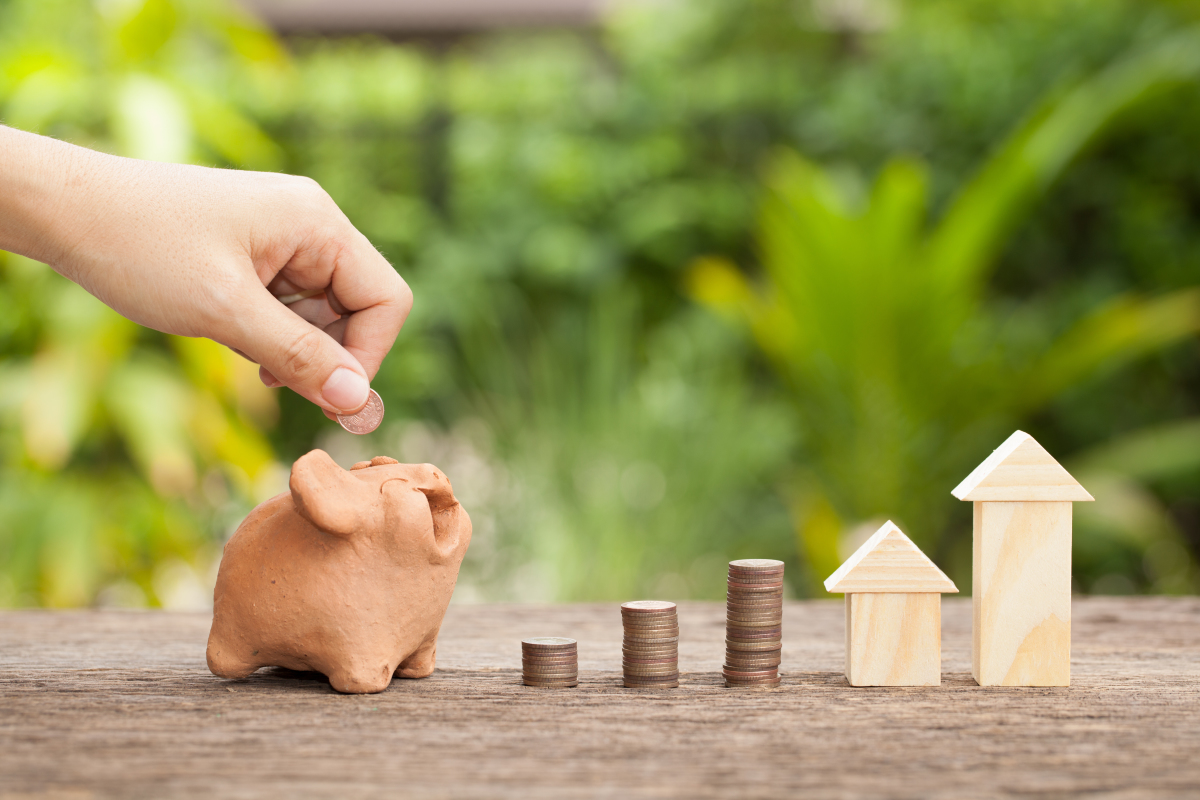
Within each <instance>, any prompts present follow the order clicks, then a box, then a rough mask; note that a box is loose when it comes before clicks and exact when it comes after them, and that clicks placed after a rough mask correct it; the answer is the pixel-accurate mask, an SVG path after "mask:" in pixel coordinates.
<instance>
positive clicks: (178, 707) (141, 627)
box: [0, 598, 1200, 800]
mask: <svg viewBox="0 0 1200 800" xmlns="http://www.w3.org/2000/svg"><path fill="white" fill-rule="evenodd" d="M679 618H680V625H681V637H680V638H681V641H680V647H679V656H680V667H681V668H682V670H683V671H684V675H683V677H682V681H681V685H680V687H679V688H678V689H672V690H667V691H653V690H633V689H622V688H621V687H620V680H621V678H620V674H621V673H620V652H621V650H620V646H621V622H620V614H619V612H618V611H617V606H616V604H608V605H586V606H581V605H573V606H557V607H528V606H524V607H523V606H453V605H452V606H451V608H450V613H449V615H448V617H447V619H446V624H445V626H444V628H443V632H442V637H441V640H440V642H439V647H438V670H437V671H436V672H435V673H434V674H433V676H432V677H430V678H426V679H423V680H398V681H396V682H394V683H393V684H392V686H391V687H390V688H389V689H388V690H387V691H385V692H383V693H382V694H378V695H369V696H346V695H339V694H337V693H336V692H334V691H333V690H332V689H331V688H330V687H329V684H328V683H327V682H325V681H323V680H321V679H320V678H319V677H318V676H315V675H312V674H303V673H287V672H281V671H263V672H260V673H257V674H255V675H254V676H252V677H251V678H249V679H248V680H245V681H241V682H230V681H224V680H221V679H219V678H216V677H214V676H213V675H211V674H210V673H209V672H208V670H207V669H206V668H205V664H204V646H205V639H206V636H207V633H208V618H207V617H206V616H205V615H201V614H167V613H157V612H143V613H117V612H39V611H22V612H10V613H4V614H0V797H3V798H6V800H15V798H22V799H23V800H28V799H29V798H41V799H42V800H49V798H80V799H84V798H134V799H135V800H136V799H137V798H212V797H223V798H225V797H227V798H239V799H240V798H260V797H261V798H275V797H301V798H309V797H312V798H389V800H394V798H397V797H420V798H478V797H499V798H508V797H513V798H585V797H586V798H594V797H599V798H626V797H631V798H649V797H653V798H663V797H686V798H727V797H756V798H757V797H781V798H784V797H786V798H797V797H806V798H809V797H811V798H826V797H828V798H859V797H863V798H865V797H891V798H939V799H940V798H947V799H949V798H955V799H957V798H992V797H995V798H1011V797H1017V796H1020V797H1023V798H1058V797H1065V796H1069V795H1087V796H1095V797H1101V796H1102V797H1104V798H1105V800H1141V798H1162V797H1185V796H1194V794H1195V790H1196V787H1197V786H1200V760H1198V759H1196V758H1195V754H1196V752H1200V725H1197V724H1196V720H1197V719H1200V600H1198V599H1196V598H1144V599H1143V598H1138V599H1120V598H1114V599H1077V600H1076V602H1075V616H1074V620H1073V621H1072V624H1073V626H1074V637H1075V647H1074V651H1073V653H1072V657H1073V659H1074V664H1073V673H1074V674H1073V684H1072V686H1071V687H1070V688H1044V689H1043V688H1006V687H995V688H983V687H979V686H977V685H975V681H974V680H973V679H972V678H971V676H970V652H971V628H970V623H971V609H970V605H969V603H968V601H966V600H965V599H964V600H958V599H956V598H945V599H944V601H943V630H942V642H943V667H944V672H943V682H942V686H941V687H928V688H880V689H871V688H862V689H852V688H850V687H848V686H847V684H846V680H845V678H844V677H843V675H842V671H843V666H844V664H843V662H844V653H843V648H844V631H843V623H844V611H843V603H841V602H837V601H817V602H803V603H788V604H787V605H786V607H785V609H784V651H783V665H782V669H783V672H784V682H783V685H782V686H781V687H780V688H779V689H769V690H761V689H760V690H734V689H726V688H724V687H723V686H722V685H721V678H720V673H719V670H720V665H721V660H722V656H723V636H724V608H723V606H722V604H719V603H713V604H696V603H683V604H681V605H680V609H679ZM563 634H566V635H570V636H572V637H574V638H577V639H579V665H580V669H581V674H580V678H581V683H580V686H579V688H578V689H572V690H539V689H532V688H528V687H523V686H521V684H520V658H521V656H520V645H519V640H520V639H521V638H522V637H524V636H530V635H563Z"/></svg>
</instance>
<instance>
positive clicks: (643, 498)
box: [0, 0, 1200, 607]
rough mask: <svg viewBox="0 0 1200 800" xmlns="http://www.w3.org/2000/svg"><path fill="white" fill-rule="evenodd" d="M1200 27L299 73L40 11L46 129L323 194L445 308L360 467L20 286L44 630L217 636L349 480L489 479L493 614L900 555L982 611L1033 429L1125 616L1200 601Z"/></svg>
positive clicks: (26, 462)
mask: <svg viewBox="0 0 1200 800" xmlns="http://www.w3.org/2000/svg"><path fill="white" fill-rule="evenodd" d="M1198 18H1200V15H1198V14H1197V10H1196V5H1195V4H1194V3H1187V2H1172V3H1153V2H1132V0H1130V1H1129V2H1121V1H1120V0H1095V1H1094V2H1083V1H1082V0H1051V1H1050V2H1040V3H1030V2H1023V1H1021V2H1017V1H1016V0H1013V1H1011V2H1005V3H994V2H989V3H985V2H980V1H978V0H954V2H950V1H949V0H912V1H911V2H906V3H898V4H883V3H853V4H849V3H831V2H820V3H814V4H812V5H811V6H809V5H806V4H796V3H793V2H784V0H755V1H754V2H751V3H746V2H733V1H732V0H693V2H688V3H665V4H630V5H628V6H626V7H622V8H621V9H619V10H618V11H617V12H616V13H615V14H613V15H612V17H611V18H610V19H609V20H607V21H606V23H605V25H604V26H603V27H602V28H601V29H599V30H597V31H594V32H555V31H551V32H543V33H501V34H495V35H488V36H483V37H471V38H467V39H464V40H462V41H458V42H455V43H452V44H450V45H449V46H438V47H432V46H425V45H422V44H420V43H415V44H404V45H398V44H392V43H387V42H384V41H382V40H378V39H374V38H370V37H365V38H360V39H351V40H338V41H333V40H320V39H311V40H296V41H293V42H290V43H288V45H287V46H286V47H285V46H284V45H282V44H281V43H280V42H278V41H277V40H276V39H275V38H274V37H273V36H271V35H270V34H268V33H266V32H265V31H263V30H262V29H261V28H260V27H259V26H257V25H256V24H255V23H254V22H253V21H252V20H249V19H248V18H246V17H245V16H243V15H241V14H239V13H237V12H235V11H233V10H231V7H230V6H227V5H225V4H223V3H220V2H215V1H213V2H202V1H201V0H145V1H144V2H143V0H108V1H107V2H97V3H95V4H92V3H88V2H84V1H83V0H53V2H34V1H33V0H0V115H2V119H3V120H4V121H5V122H6V123H7V124H11V125H15V126H17V127H22V128H26V129H30V130H38V131H40V132H44V133H48V134H51V135H55V136H59V137H61V138H64V139H68V140H71V141H75V142H78V143H80V144H85V145H88V146H92V147H98V148H100V149H104V150H108V151H111V152H118V153H122V154H126V155H133V156H137V157H146V158H158V159H163V160H189V161H194V162H196V163H206V164H214V165H221V166H233V167H240V168H252V169H284V170H286V171H290V172H295V173H303V174H307V175H310V176H312V177H314V178H316V179H317V180H319V181H320V182H321V183H322V185H324V186H325V187H326V188H327V189H328V190H329V191H330V192H331V194H333V196H334V198H335V199H336V200H337V201H338V202H339V204H341V205H342V207H343V208H344V209H345V210H346V211H347V213H348V214H349V216H350V217H351V219H352V220H353V221H354V222H355V224H356V225H358V226H359V227H360V228H361V229H362V230H363V231H364V232H365V233H366V234H367V235H368V236H369V237H370V238H371V239H372V241H373V242H375V243H376V245H377V246H379V247H381V248H382V249H383V251H384V252H385V254H386V255H387V256H388V257H389V258H390V259H391V260H392V261H393V263H395V264H396V265H397V268H398V269H400V270H401V272H402V273H403V274H404V275H405V277H406V278H407V279H409V281H410V283H412V284H413V286H414V289H415V292H416V295H417V306H416V309H415V311H414V313H413V315H412V317H411V319H410V321H409V323H408V325H407V326H406V328H405V331H404V333H403V334H402V336H401V339H400V341H399V342H398V343H397V347H396V349H395V350H394V351H393V353H392V355H391V356H390V357H389V359H388V361H387V362H386V363H385V366H384V369H383V371H382V372H381V373H380V375H379V376H378V377H377V379H376V382H375V385H376V388H377V389H379V390H380V391H381V393H382V394H383V396H384V398H385V400H386V402H387V405H388V418H387V422H386V424H385V426H384V428H383V429H381V430H380V431H379V432H378V433H377V434H375V435H374V436H372V437H368V438H366V439H365V440H364V439H352V438H350V437H349V436H345V435H341V434H340V432H339V431H338V430H337V429H335V428H333V426H331V425H330V424H329V423H328V422H327V421H326V420H325V419H324V417H323V416H321V415H320V414H319V412H316V411H315V409H313V408H312V407H311V406H309V405H308V404H306V403H305V402H304V401H302V400H300V399H299V398H297V397H295V396H293V395H290V394H289V393H283V394H278V395H276V393H272V392H268V391H267V390H265V389H263V388H262V387H261V385H260V384H258V383H257V379H256V377H255V376H254V373H253V369H252V368H251V367H250V365H247V364H245V363H244V362H241V361H240V360H239V359H237V358H236V357H234V356H232V355H230V354H228V353H226V352H223V351H221V350H220V348H217V347H216V346H215V345H213V344H212V343H209V342H197V341H193V340H180V339H174V338H171V337H163V336H159V335H157V334H153V333H151V332H146V331H142V330H140V329H137V328H136V327H135V326H133V325H131V324H130V323H127V322H125V321H124V320H121V319H120V318H119V317H116V316H115V315H113V314H112V313H111V312H108V311H107V310H105V309H104V308H103V307H102V306H100V305H99V304H98V303H97V302H96V301H94V300H92V299H91V298H90V297H88V296H87V295H86V294H84V293H83V292H82V291H80V290H77V289H75V288H74V287H71V286H69V285H68V284H66V283H65V282H64V281H62V280H61V279H60V278H58V277H57V276H55V275H54V274H53V273H51V272H50V271H49V270H48V269H46V268H44V267H40V266H38V265H34V264H32V263H30V262H28V261H26V260H25V259H20V258H17V257H14V256H8V257H6V258H4V260H3V262H2V263H0V270H2V273H0V274H2V280H0V312H2V313H0V437H2V439H3V441H4V449H3V453H4V461H3V467H2V469H3V474H0V495H2V496H0V572H2V577H0V604H48V605H80V604H89V603H96V602H100V603H106V604H118V605H121V604H139V603H150V604H165V605H168V606H176V607H178V606H187V605H196V604H202V603H203V602H204V593H205V587H206V584H207V582H208V581H209V580H211V577H210V570H211V568H212V565H213V561H214V559H215V557H216V555H217V553H218V552H219V544H220V541H221V540H222V538H223V537H224V536H225V535H226V534H227V533H228V532H229V531H230V530H231V526H232V525H235V524H236V522H237V521H238V520H239V519H240V517H241V515H242V514H244V512H245V511H246V510H247V509H248V508H249V507H250V505H252V504H253V503H254V502H256V501H257V500H258V499H261V498H262V497H263V496H264V494H265V493H269V492H271V491H274V490H277V489H278V488H279V487H280V486H281V485H283V483H284V482H283V478H284V477H286V473H285V472H284V471H283V467H281V466H280V465H281V464H284V465H286V464H287V463H289V462H290V460H291V459H293V458H295V457H296V456H298V455H300V454H301V453H303V452H305V451H306V450H307V449H309V448H311V447H312V446H323V447H325V448H326V449H328V450H330V452H332V453H333V454H334V455H335V457H337V458H339V459H340V460H342V461H343V462H345V463H348V462H350V461H353V460H357V459H358V458H359V457H361V456H364V455H365V456H371V455H377V454H380V453H387V454H390V455H396V456H397V457H400V458H402V459H404V460H432V461H435V462H436V463H438V464H439V465H440V466H441V467H442V468H443V469H445V470H446V471H447V473H448V474H449V475H450V477H451V479H452V480H453V481H454V483H455V486H456V490H457V491H458V493H459V494H460V495H461V496H462V499H463V501H464V503H465V504H466V505H467V507H468V509H469V510H470V511H471V513H472V517H473V519H474V520H475V523H476V536H475V539H474V541H473V544H472V548H471V551H470V553H469V554H468V561H467V564H466V565H465V567H464V576H463V581H462V583H461V586H460V596H461V599H595V598H605V599H617V598H628V597H631V596H636V595H647V594H660V595H665V596H670V597H686V596H696V597H716V596H719V593H720V591H721V588H720V583H721V574H722V572H723V568H722V566H721V565H722V562H723V561H724V560H726V559H728V558H731V557H737V556H745V555H752V554H753V555H761V556H772V557H778V558H783V559H785V560H787V561H788V563H789V574H790V576H791V579H792V588H793V590H794V591H795V592H797V593H808V592H812V591H814V590H815V589H816V588H817V586H816V584H814V583H812V580H811V579H812V578H817V579H820V578H823V577H824V574H826V573H827V572H828V571H830V570H831V569H832V565H836V563H837V560H838V559H839V558H840V555H841V554H843V553H844V551H845V549H846V547H847V546H848V545H849V544H850V543H851V542H852V541H853V540H854V537H855V536H856V535H857V533H856V532H857V531H858V530H859V529H861V528H862V527H863V526H869V525H871V524H872V520H873V519H874V518H876V517H877V516H884V515H886V516H891V517H894V518H897V520H898V521H901V524H902V525H903V526H905V529H906V531H908V532H909V533H910V534H912V535H913V536H914V538H916V539H917V540H918V541H919V542H920V543H921V544H922V545H923V546H926V547H928V548H930V552H931V554H933V555H935V557H937V558H938V560H939V562H940V563H942V564H943V565H944V566H946V567H947V568H948V570H949V571H950V572H951V573H952V575H953V577H954V578H955V579H956V580H957V581H959V584H960V586H964V585H965V584H966V583H968V582H969V581H964V572H965V577H969V569H965V568H964V565H966V564H969V536H965V535H964V534H965V533H966V532H967V531H968V530H969V524H970V523H969V514H967V513H965V512H964V509H963V508H962V507H961V504H957V503H956V502H955V501H954V500H953V499H952V498H950V496H949V489H950V488H951V487H952V486H953V485H954V484H955V483H957V481H958V479H959V478H961V477H962V474H961V473H963V471H964V470H969V469H970V468H971V467H972V466H973V465H974V463H975V462H977V461H978V460H980V459H982V458H983V456H984V455H986V453H987V452H989V451H990V449H991V448H992V447H994V446H995V445H996V444H998V443H999V441H1001V440H1002V439H1003V438H1004V436H1005V435H1007V433H1009V432H1011V429H1012V428H1013V427H1016V426H1018V425H1019V426H1021V427H1023V428H1024V429H1026V430H1029V431H1030V432H1032V433H1033V434H1034V435H1035V436H1037V437H1038V438H1039V439H1040V440H1041V441H1043V443H1044V444H1046V446H1047V447H1049V448H1050V449H1051V451H1052V452H1054V453H1055V454H1056V455H1058V456H1060V458H1061V460H1063V461H1064V463H1065V464H1067V465H1068V467H1069V468H1071V469H1073V470H1075V471H1076V474H1077V476H1078V477H1079V478H1080V479H1081V480H1082V481H1083V482H1084V483H1085V485H1087V486H1088V488H1089V489H1091V490H1092V492H1093V494H1094V495H1096V496H1097V497H1098V498H1099V502H1097V503H1096V504H1089V507H1088V508H1087V509H1084V508H1083V507H1082V506H1081V508H1080V509H1079V510H1078V511H1079V513H1078V517H1077V519H1078V523H1077V536H1076V554H1075V573H1076V579H1077V582H1078V586H1079V588H1080V589H1081V590H1085V591H1086V590H1093V589H1094V590H1098V591H1160V592H1182V591H1195V589H1196V588H1197V581H1198V580H1200V576H1198V575H1200V574H1198V571H1197V569H1196V567H1195V557H1194V554H1195V552H1196V550H1197V545H1198V543H1200V498H1198V497H1197V492H1196V486H1197V479H1200V463H1196V460H1195V459H1191V458H1188V457H1187V455H1186V453H1187V452H1189V451H1187V449H1186V447H1181V446H1180V445H1179V443H1180V442H1187V441H1190V439H1188V438H1187V437H1188V436H1189V435H1190V434H1189V432H1191V429H1192V427H1194V421H1193V420H1194V419H1195V418H1200V409H1197V390H1198V388H1200V361H1198V359H1197V353H1196V348H1195V344H1194V330H1195V321H1196V314H1197V299H1196V294H1195V289H1194V288H1193V287H1194V286H1195V285H1196V284H1197V283H1198V282H1200V225H1198V224H1197V220H1198V218H1200V166H1198V164H1200V159H1196V158H1195V152H1196V151H1195V142H1196V141H1200V103H1198V102H1197V100H1200V90H1197V88H1196V82H1195V80H1194V72H1195V70H1196V64H1195V63H1194V62H1195V61H1196V58H1197V54H1198V53H1200V48H1198V47H1197V46H1196V34H1194V33H1189V32H1188V30H1190V29H1188V28H1187V25H1188V24H1190V23H1192V22H1194V21H1196V20H1197V19H1198ZM1189 37H1190V38H1189ZM868 175H875V176H876V177H875V178H874V180H873V181H871V180H868V179H867V178H866V177H864V176H868ZM735 264H736V265H739V266H738V267H734V266H733V265H735ZM693 296H695V297H698V298H700V299H701V300H703V301H704V303H703V304H701V305H709V306H712V307H719V308H722V309H725V311H726V312H728V313H726V316H725V317H722V316H721V315H714V314H712V313H710V312H709V311H708V310H706V309H705V308H703V307H701V306H698V305H697V304H696V303H695V302H694V300H693V299H692V297H693ZM730 318H733V319H741V320H743V321H744V322H745V323H747V324H748V325H749V327H748V328H744V327H743V326H742V324H741V323H739V324H734V325H730V324H729V323H728V321H727V320H728V319H730ZM747 333H749V334H750V335H747ZM1091 505H1094V507H1091Z"/></svg>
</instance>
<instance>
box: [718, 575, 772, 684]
mask: <svg viewBox="0 0 1200 800" xmlns="http://www.w3.org/2000/svg"><path fill="white" fill-rule="evenodd" d="M783 568H784V565H783V562H782V561H774V560H771V559H745V560H740V561H730V562H729V579H728V595H727V596H726V610H725V664H724V666H723V667H722V669H721V674H722V675H723V676H724V677H725V685H726V686H729V687H734V686H737V687H750V686H758V687H772V686H778V685H779V684H780V677H779V664H780V661H781V656H782V652H783V651H782V648H783Z"/></svg>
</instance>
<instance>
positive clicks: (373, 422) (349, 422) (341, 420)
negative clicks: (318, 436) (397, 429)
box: [337, 389, 383, 434]
mask: <svg viewBox="0 0 1200 800" xmlns="http://www.w3.org/2000/svg"><path fill="white" fill-rule="evenodd" d="M337 420H338V424H339V425H341V426H342V427H343V428H345V429H346V430H348V431H350V432H351V433H357V434H364V433H370V432H371V431H373V430H375V429H376V428H378V427H379V423H381V422H383V399H382V398H380V396H379V393H378V392H376V391H375V390H374V389H371V390H369V391H368V392H367V404H366V405H365V406H363V407H362V410H361V411H359V412H358V413H357V414H338V415H337Z"/></svg>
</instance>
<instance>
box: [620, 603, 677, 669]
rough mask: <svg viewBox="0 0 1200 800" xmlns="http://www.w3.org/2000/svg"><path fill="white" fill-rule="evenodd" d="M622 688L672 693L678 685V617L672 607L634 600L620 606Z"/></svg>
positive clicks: (665, 604) (670, 604)
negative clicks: (623, 676) (623, 685)
mask: <svg viewBox="0 0 1200 800" xmlns="http://www.w3.org/2000/svg"><path fill="white" fill-rule="evenodd" d="M621 622H622V623H623V624H624V626H625V641H624V642H623V644H622V646H621V664H622V666H623V667H624V669H625V686H626V687H627V688H639V689H672V688H674V687H676V686H678V685H679V617H678V616H677V615H676V613H675V604H674V603H666V602H663V601H661V600H635V601H634V602H632V603H624V604H623V605H622V606H621Z"/></svg>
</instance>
